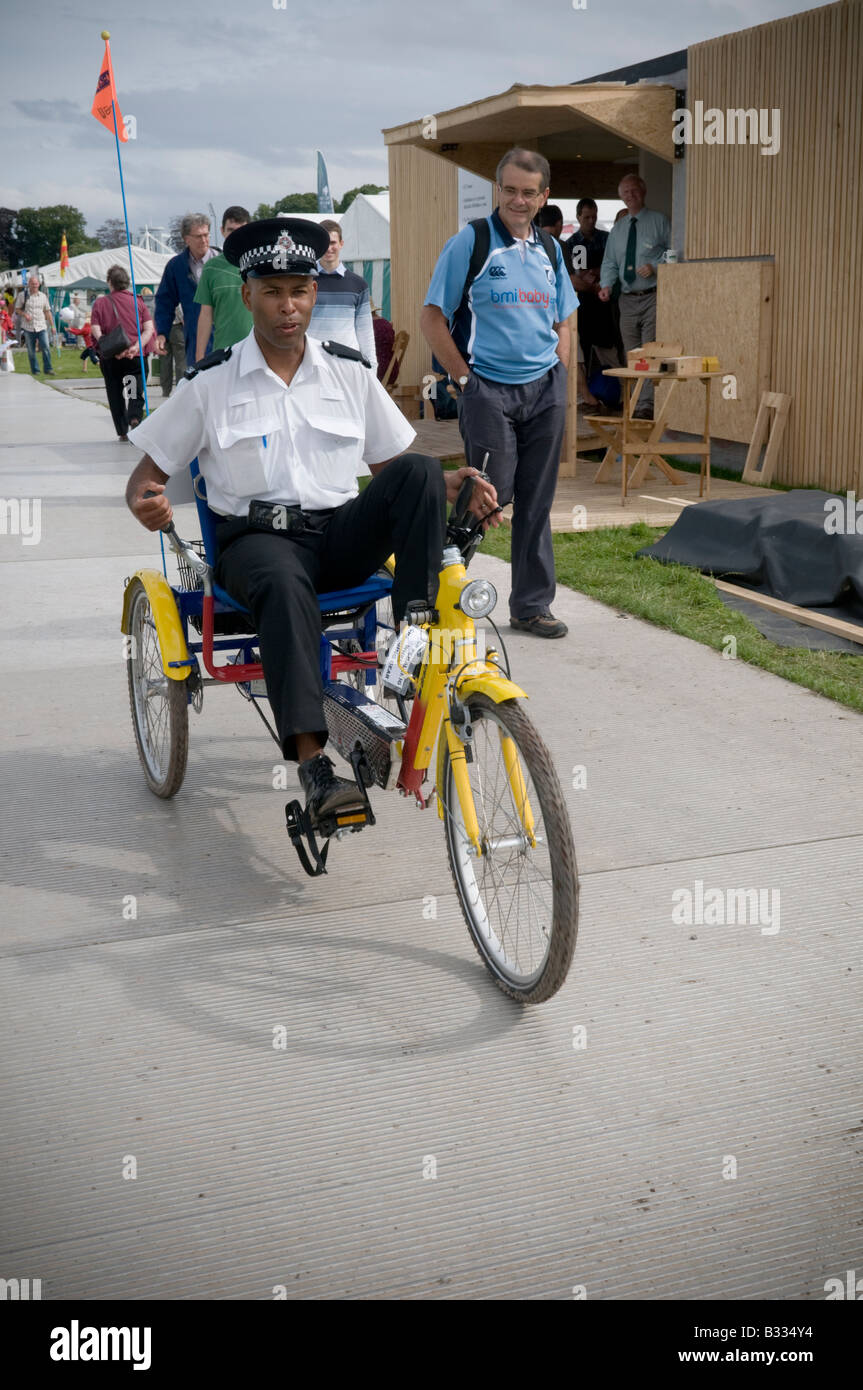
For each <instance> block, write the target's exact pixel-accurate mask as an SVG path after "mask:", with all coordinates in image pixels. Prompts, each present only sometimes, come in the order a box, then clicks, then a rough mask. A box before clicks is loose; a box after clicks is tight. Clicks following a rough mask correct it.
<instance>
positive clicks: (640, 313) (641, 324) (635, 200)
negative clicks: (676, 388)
mask: <svg viewBox="0 0 863 1390" xmlns="http://www.w3.org/2000/svg"><path fill="white" fill-rule="evenodd" d="M617 192H618V196H619V198H620V199H621V201H622V202H624V203H625V204H626V209H627V212H628V213H629V216H628V217H621V219H620V221H619V222H615V224H614V226H613V227H612V229H611V231H610V232H609V234H608V241H607V242H606V244H605V255H604V256H603V258H602V267H601V269H600V272H599V283H600V287H601V288H600V290H599V294H598V296H597V298H598V299H600V300H601V301H602V303H603V304H607V303H608V301H609V300H610V299H611V296H612V292H613V290H614V287H615V285H619V286H620V300H619V301H618V302H619V307H620V336H621V338H622V339H623V347H624V351H625V352H630V351H631V350H632V349H633V348H637V347H641V345H642V343H652V342H653V341H654V340H655V338H656V283H657V282H656V267H657V265H658V264H659V262H660V261H661V260H662V257H663V256H664V255H665V252H666V251H667V250H668V248H669V246H670V244H671V224H670V222H669V221H668V218H667V217H666V216H665V214H664V213H662V212H654V211H653V210H652V208H647V207H645V205H644V200H645V198H646V196H647V184H646V183H645V182H644V179H642V178H640V177H639V175H638V174H626V175H625V176H624V177H623V178H622V179H621V181H620V183H619V185H618V189H617ZM635 414H636V417H638V418H641V419H652V418H653V384H652V383H651V382H649V381H645V382H644V384H643V385H642V388H641V395H640V397H639V406H638V409H637V410H636V412H635Z"/></svg>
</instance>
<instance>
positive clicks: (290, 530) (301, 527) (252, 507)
mask: <svg viewBox="0 0 863 1390" xmlns="http://www.w3.org/2000/svg"><path fill="white" fill-rule="evenodd" d="M335 510H336V508H335V507H329V508H327V509H325V510H321V511H319V512H304V511H303V510H302V508H301V507H294V506H291V505H290V504H289V503H287V502H261V501H259V500H258V499H257V498H256V499H254V500H253V501H251V502H250V503H249V525H250V526H251V527H253V528H254V530H256V531H272V532H274V533H275V534H276V535H281V536H287V535H291V534H295V533H296V532H299V531H302V532H305V533H306V534H308V533H309V532H310V531H322V530H323V529H324V527H325V526H326V524H327V522H328V521H329V519H330V517H331V516H332V515H333V512H334V511H335Z"/></svg>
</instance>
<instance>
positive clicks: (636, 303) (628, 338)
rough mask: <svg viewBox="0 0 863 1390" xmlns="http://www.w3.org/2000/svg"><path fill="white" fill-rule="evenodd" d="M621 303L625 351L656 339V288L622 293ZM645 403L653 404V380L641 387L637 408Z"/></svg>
mask: <svg viewBox="0 0 863 1390" xmlns="http://www.w3.org/2000/svg"><path fill="white" fill-rule="evenodd" d="M618 304H619V305H620V336H621V338H622V339H623V350H624V352H631V351H632V349H633V348H637V347H641V345H642V343H652V342H655V340H656V290H652V291H651V293H650V294H622V295H621V296H620V299H619V300H618ZM644 405H649V406H652V405H653V382H652V381H645V382H644V383H643V384H642V387H641V395H640V396H639V398H638V405H637V406H636V409H637V410H640V409H641V407H642V406H644Z"/></svg>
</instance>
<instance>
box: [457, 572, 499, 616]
mask: <svg viewBox="0 0 863 1390" xmlns="http://www.w3.org/2000/svg"><path fill="white" fill-rule="evenodd" d="M496 603H497V589H496V588H495V587H494V585H493V584H492V583H490V581H489V580H488V579H472V580H471V581H470V583H469V584H465V586H464V588H463V589H462V591H461V594H460V595H459V600H458V606H459V608H460V609H461V611H462V613H466V614H467V616H468V617H469V618H484V617H485V616H486V614H487V613H490V612H491V610H492V609H493V608H494V606H495V604H496Z"/></svg>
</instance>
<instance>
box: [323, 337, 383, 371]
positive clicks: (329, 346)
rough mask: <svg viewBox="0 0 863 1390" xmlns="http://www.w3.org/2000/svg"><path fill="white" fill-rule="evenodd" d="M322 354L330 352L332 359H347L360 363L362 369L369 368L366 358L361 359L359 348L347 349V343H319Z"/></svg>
mask: <svg viewBox="0 0 863 1390" xmlns="http://www.w3.org/2000/svg"><path fill="white" fill-rule="evenodd" d="M321 347H322V348H323V349H324V352H331V353H332V354H333V357H349V358H350V359H351V361H352V362H362V364H363V366H364V367H371V365H372V364H371V362H370V361H369V359H368V358H367V357H363V354H362V353H361V352H360V350H359V348H352V347H348V345H347V343H330V342H327V343H321Z"/></svg>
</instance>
